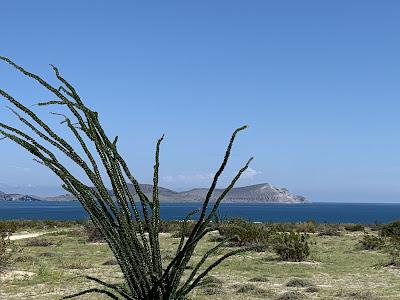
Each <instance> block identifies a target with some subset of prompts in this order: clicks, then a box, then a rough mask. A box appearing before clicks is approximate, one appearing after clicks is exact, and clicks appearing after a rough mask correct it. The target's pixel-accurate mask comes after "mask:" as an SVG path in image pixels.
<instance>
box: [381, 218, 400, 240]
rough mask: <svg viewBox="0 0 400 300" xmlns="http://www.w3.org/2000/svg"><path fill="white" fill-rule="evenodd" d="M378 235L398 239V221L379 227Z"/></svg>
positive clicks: (399, 230)
mask: <svg viewBox="0 0 400 300" xmlns="http://www.w3.org/2000/svg"><path fill="white" fill-rule="evenodd" d="M379 233H380V235H381V236H384V237H389V238H392V239H400V221H395V222H392V223H389V224H385V225H381V226H380V230H379Z"/></svg>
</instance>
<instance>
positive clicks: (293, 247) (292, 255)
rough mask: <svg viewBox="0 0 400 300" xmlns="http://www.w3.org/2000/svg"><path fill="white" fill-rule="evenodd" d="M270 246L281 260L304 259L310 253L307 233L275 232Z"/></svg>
mask: <svg viewBox="0 0 400 300" xmlns="http://www.w3.org/2000/svg"><path fill="white" fill-rule="evenodd" d="M272 247H273V250H274V251H275V253H276V254H278V256H279V257H280V259H281V260H283V261H304V260H305V259H306V258H307V257H308V256H309V255H310V248H309V245H308V235H306V234H302V233H297V232H294V231H290V232H283V233H277V234H275V236H274V238H273V246H272Z"/></svg>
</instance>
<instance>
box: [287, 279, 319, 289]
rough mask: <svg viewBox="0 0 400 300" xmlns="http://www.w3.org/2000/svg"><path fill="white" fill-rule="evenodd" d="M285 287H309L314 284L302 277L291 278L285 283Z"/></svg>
mask: <svg viewBox="0 0 400 300" xmlns="http://www.w3.org/2000/svg"><path fill="white" fill-rule="evenodd" d="M286 286H287V287H309V286H314V284H313V283H312V282H311V281H310V280H308V279H303V278H293V279H290V280H289V281H288V283H286Z"/></svg>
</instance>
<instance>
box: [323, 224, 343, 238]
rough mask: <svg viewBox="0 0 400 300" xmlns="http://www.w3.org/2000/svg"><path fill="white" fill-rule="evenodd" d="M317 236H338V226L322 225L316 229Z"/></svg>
mask: <svg viewBox="0 0 400 300" xmlns="http://www.w3.org/2000/svg"><path fill="white" fill-rule="evenodd" d="M318 236H340V231H339V228H338V226H335V225H333V224H323V225H321V226H320V227H319V229H318Z"/></svg>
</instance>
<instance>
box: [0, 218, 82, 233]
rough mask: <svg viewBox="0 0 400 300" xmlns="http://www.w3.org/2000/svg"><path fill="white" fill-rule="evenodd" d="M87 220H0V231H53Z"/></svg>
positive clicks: (77, 224) (74, 225) (80, 223)
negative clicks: (3, 229) (5, 229)
mask: <svg viewBox="0 0 400 300" xmlns="http://www.w3.org/2000/svg"><path fill="white" fill-rule="evenodd" d="M87 222H88V221H87V220H76V221H58V220H0V231H2V228H8V229H9V230H10V229H11V232H15V231H18V230H26V229H38V230H40V229H54V228H61V227H63V228H67V227H76V226H80V225H83V224H85V223H87Z"/></svg>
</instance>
